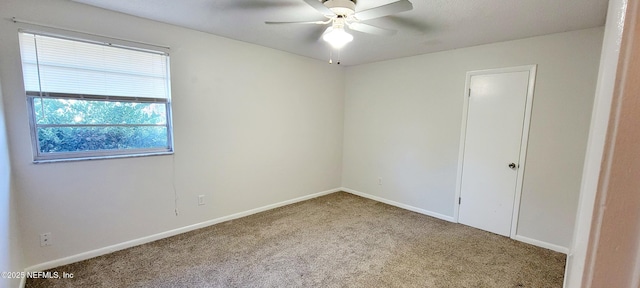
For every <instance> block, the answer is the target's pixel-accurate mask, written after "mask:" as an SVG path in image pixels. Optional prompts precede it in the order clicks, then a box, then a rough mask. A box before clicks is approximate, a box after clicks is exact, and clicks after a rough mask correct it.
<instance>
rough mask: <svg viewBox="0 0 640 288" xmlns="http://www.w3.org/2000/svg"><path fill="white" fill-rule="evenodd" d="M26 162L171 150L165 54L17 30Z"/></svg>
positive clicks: (167, 76) (167, 75) (144, 153)
mask: <svg viewBox="0 0 640 288" xmlns="http://www.w3.org/2000/svg"><path fill="white" fill-rule="evenodd" d="M20 51H21V54H22V69H23V76H24V83H25V90H26V93H27V102H28V107H29V115H30V124H31V136H32V137H31V138H32V142H33V154H34V161H35V162H41V161H54V160H70V159H91V158H103V157H124V156H140V155H154V154H167V153H171V152H173V144H172V130H171V102H170V96H169V95H170V93H169V91H170V88H169V87H170V85H169V69H168V67H169V56H168V55H167V54H166V53H163V52H159V51H150V50H144V49H138V48H133V47H124V46H117V45H113V44H109V43H100V42H93V41H85V40H78V39H68V38H62V37H58V36H49V35H41V34H35V33H25V32H21V33H20Z"/></svg>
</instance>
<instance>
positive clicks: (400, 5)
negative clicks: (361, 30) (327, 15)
mask: <svg viewBox="0 0 640 288" xmlns="http://www.w3.org/2000/svg"><path fill="white" fill-rule="evenodd" d="M310 1H313V0H310ZM412 9H413V4H411V2H409V1H408V0H400V1H396V2H393V3H389V4H386V5H382V6H378V7H375V8H371V9H367V10H364V11H360V12H356V18H357V19H358V20H369V19H373V18H379V17H384V16H388V15H391V14H395V13H400V12H405V11H409V10H412Z"/></svg>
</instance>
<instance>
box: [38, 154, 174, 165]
mask: <svg viewBox="0 0 640 288" xmlns="http://www.w3.org/2000/svg"><path fill="white" fill-rule="evenodd" d="M173 153H174V152H173V151H164V152H149V153H139V154H123V155H100V156H86V157H77V158H60V159H38V160H33V164H47V163H60V162H76V161H94V160H106V159H121V158H139V157H150V156H163V155H173Z"/></svg>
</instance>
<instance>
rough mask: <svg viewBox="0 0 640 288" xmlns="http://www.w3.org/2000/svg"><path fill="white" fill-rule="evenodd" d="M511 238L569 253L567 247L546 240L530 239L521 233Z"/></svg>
mask: <svg viewBox="0 0 640 288" xmlns="http://www.w3.org/2000/svg"><path fill="white" fill-rule="evenodd" d="M513 239H514V240H518V241H520V242H524V243H527V244H531V245H534V246H538V247H542V248H546V249H549V250H553V251H556V252H560V253H564V254H569V248H567V247H563V246H560V245H555V244H551V243H547V242H544V241H540V240H536V239H532V238H529V237H525V236H521V235H516V236H514V237H513Z"/></svg>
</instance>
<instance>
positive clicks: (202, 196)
mask: <svg viewBox="0 0 640 288" xmlns="http://www.w3.org/2000/svg"><path fill="white" fill-rule="evenodd" d="M202 205H204V195H198V206H202Z"/></svg>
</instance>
